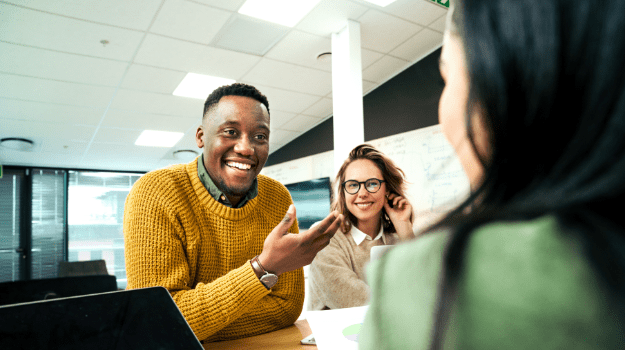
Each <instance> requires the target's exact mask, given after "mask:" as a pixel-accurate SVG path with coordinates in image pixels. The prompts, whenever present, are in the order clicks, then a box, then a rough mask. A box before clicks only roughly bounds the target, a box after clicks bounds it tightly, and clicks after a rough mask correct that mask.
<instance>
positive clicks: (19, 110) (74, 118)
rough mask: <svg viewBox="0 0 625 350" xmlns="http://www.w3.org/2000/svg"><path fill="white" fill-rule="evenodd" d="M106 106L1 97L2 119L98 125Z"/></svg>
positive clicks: (0, 116)
mask: <svg viewBox="0 0 625 350" xmlns="http://www.w3.org/2000/svg"><path fill="white" fill-rule="evenodd" d="M105 109H106V107H105V106H102V107H101V108H91V107H75V106H67V105H61V104H55V103H44V102H34V101H23V100H14V99H7V98H0V119H2V120H6V119H15V120H30V121H41V122H46V121H53V122H57V123H58V122H62V123H70V124H84V125H98V123H99V122H100V119H102V115H103V114H104V111H105Z"/></svg>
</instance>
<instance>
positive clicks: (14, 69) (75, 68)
mask: <svg viewBox="0 0 625 350" xmlns="http://www.w3.org/2000/svg"><path fill="white" fill-rule="evenodd" d="M0 62H2V68H1V69H2V71H3V72H5V73H13V74H20V75H26V76H31V77H39V78H46V79H52V80H61V81H68V82H74V83H84V84H94V85H104V86H113V87H115V86H117V85H119V83H120V81H121V78H122V76H123V75H124V71H125V70H126V67H128V63H125V62H119V61H112V60H107V59H102V58H93V57H86V56H82V55H74V54H67V53H60V52H56V51H49V50H43V49H34V48H31V47H26V46H21V45H13V44H6V43H3V42H0Z"/></svg>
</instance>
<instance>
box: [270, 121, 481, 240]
mask: <svg viewBox="0 0 625 350" xmlns="http://www.w3.org/2000/svg"><path fill="white" fill-rule="evenodd" d="M367 143H369V144H371V145H372V146H374V147H376V148H377V149H378V150H380V151H382V152H383V153H384V154H386V155H387V156H388V157H389V158H391V159H392V160H393V161H394V162H395V163H396V164H397V166H399V168H401V169H402V170H403V171H404V173H405V174H406V180H407V182H408V183H407V186H406V188H407V197H408V200H409V201H410V203H411V204H412V206H413V208H414V211H415V215H416V218H415V223H414V227H413V228H414V229H415V230H416V231H420V230H421V229H424V228H426V227H427V226H429V225H430V224H432V223H434V222H435V221H436V220H437V219H438V218H440V217H441V216H442V215H444V214H445V213H447V212H449V211H450V210H451V209H453V208H454V207H456V206H457V205H458V204H460V203H461V202H462V201H463V200H464V199H465V198H466V197H467V196H468V195H469V181H468V179H467V177H466V175H465V173H464V171H463V170H462V166H461V165H460V162H459V161H458V158H457V157H456V155H455V153H454V150H453V148H452V147H451V145H450V144H449V143H448V142H447V140H446V139H445V137H444V135H443V133H442V132H441V128H440V125H434V126H430V127H427V128H422V129H418V130H412V131H408V132H405V133H401V134H397V135H392V136H387V137H383V138H380V139H377V140H372V141H369V142H367ZM333 164H334V152H333V151H328V152H323V153H319V154H315V155H312V156H308V157H304V158H299V159H295V160H291V161H288V162H284V163H281V164H276V165H272V166H268V167H265V168H263V170H262V171H261V173H262V174H263V175H267V176H269V177H271V178H274V179H276V180H278V181H280V182H281V183H283V184H285V185H286V184H291V183H295V182H301V181H307V180H313V179H318V178H321V177H329V178H330V179H331V180H334V176H335V174H334V169H333V168H334V165H333Z"/></svg>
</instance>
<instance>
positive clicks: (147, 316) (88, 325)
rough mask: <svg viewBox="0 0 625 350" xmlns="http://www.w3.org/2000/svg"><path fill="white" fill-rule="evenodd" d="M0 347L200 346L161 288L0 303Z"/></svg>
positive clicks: (188, 347) (153, 347) (171, 300)
mask: <svg viewBox="0 0 625 350" xmlns="http://www.w3.org/2000/svg"><path fill="white" fill-rule="evenodd" d="M0 349H3V350H8V349H37V350H41V349H88V350H92V349H115V350H125V349H133V350H135V349H203V347H202V345H201V344H200V342H199V341H198V339H197V338H196V337H195V335H194V334H193V331H192V330H191V328H190V327H189V324H188V323H187V321H186V320H185V319H184V317H183V316H182V314H181V313H180V310H179V309H178V307H177V306H176V304H175V303H174V301H173V299H172V298H171V295H170V294H169V292H167V290H166V289H165V288H163V287H151V288H144V289H133V290H127V291H117V292H109V293H100V294H91V295H84V296H77V297H68V298H59V299H52V300H44V301H36V302H31V303H23V304H15V305H7V306H2V307H0Z"/></svg>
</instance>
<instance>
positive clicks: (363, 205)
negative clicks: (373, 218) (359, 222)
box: [356, 203, 373, 209]
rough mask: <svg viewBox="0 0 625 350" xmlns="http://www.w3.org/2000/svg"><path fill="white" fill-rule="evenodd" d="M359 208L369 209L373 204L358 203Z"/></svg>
mask: <svg viewBox="0 0 625 350" xmlns="http://www.w3.org/2000/svg"><path fill="white" fill-rule="evenodd" d="M356 205H357V206H358V207H359V208H363V209H364V208H369V207H370V206H372V205H373V203H358V204H356Z"/></svg>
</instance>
